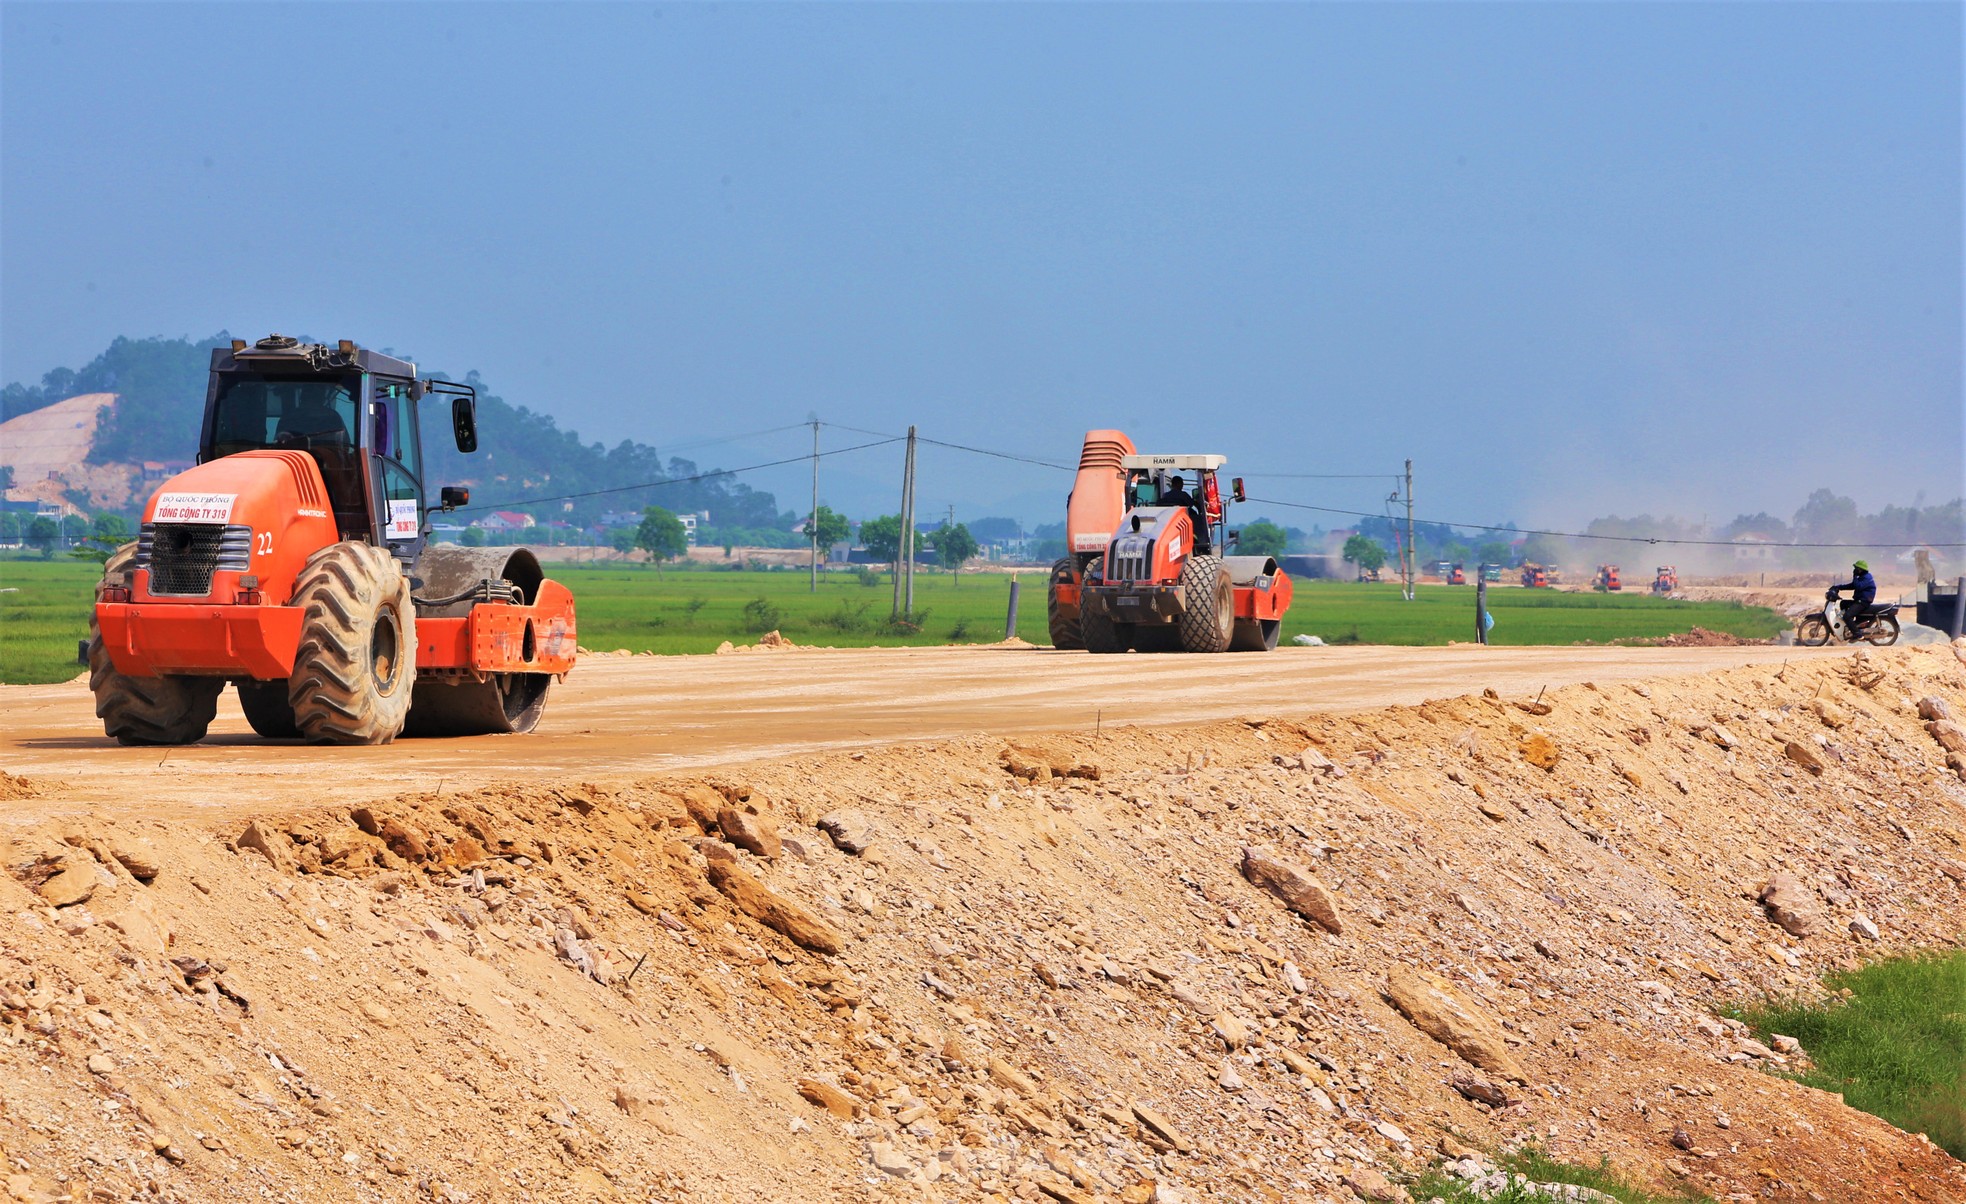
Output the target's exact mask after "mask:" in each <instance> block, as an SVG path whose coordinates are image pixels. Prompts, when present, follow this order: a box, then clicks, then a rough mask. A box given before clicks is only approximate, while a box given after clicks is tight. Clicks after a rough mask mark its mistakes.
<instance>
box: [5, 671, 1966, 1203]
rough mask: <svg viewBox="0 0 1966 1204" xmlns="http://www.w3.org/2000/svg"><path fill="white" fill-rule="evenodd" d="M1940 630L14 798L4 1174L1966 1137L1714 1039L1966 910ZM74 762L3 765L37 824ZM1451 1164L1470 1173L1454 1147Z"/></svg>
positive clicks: (928, 1182)
mask: <svg viewBox="0 0 1966 1204" xmlns="http://www.w3.org/2000/svg"><path fill="white" fill-rule="evenodd" d="M1962 712H1966V671H1962V667H1961V663H1960V660H1959V659H1957V658H1956V657H1955V654H1954V652H1953V650H1951V649H1946V648H1939V649H1910V650H1898V651H1892V652H1888V653H1881V654H1880V653H1870V654H1868V655H1863V654H1859V655H1855V656H1852V657H1847V658H1840V659H1836V660H1813V661H1810V662H1809V663H1807V664H1796V665H1790V666H1788V667H1786V668H1782V667H1778V666H1757V667H1752V668H1744V669H1738V670H1733V671H1729V672H1726V673H1721V674H1716V675H1710V676H1702V677H1680V678H1675V679H1672V680H1669V681H1668V680H1660V681H1655V682H1651V683H1640V684H1632V685H1617V686H1607V687H1604V688H1602V689H1600V688H1596V687H1593V686H1589V685H1585V686H1579V687H1572V688H1567V689H1563V690H1559V691H1555V692H1552V693H1550V694H1549V695H1547V696H1546V697H1543V698H1541V699H1540V700H1537V699H1531V698H1501V697H1466V698H1458V699H1452V700H1447V701H1440V702H1432V703H1427V704H1425V705H1422V706H1418V707H1411V708H1399V709H1391V710H1386V711H1383V712H1378V713H1373V714H1364V715H1352V716H1345V717H1319V716H1308V717H1307V716H1303V715H1290V716H1273V717H1262V718H1257V717H1252V718H1250V719H1248V720H1246V721H1243V722H1232V723H1222V724H1215V725H1211V726H1207V727H1199V728H1191V729H1180V730H1168V729H1159V730H1142V729H1128V728H1122V729H1118V730H1114V729H1107V730H1105V731H1104V732H1101V733H1096V734H1095V733H1088V734H1084V735H1075V736H1055V737H1047V738H1044V739H1042V740H1028V739H1021V740H1020V741H1019V742H1018V743H1016V744H1006V743H1004V742H1003V741H1001V740H997V739H990V738H984V737H976V738H971V739H966V740H960V741H952V742H945V743H937V744H933V745H917V746H898V747H890V748H884V749H877V750H869V751H866V752H860V753H851V754H846V753H842V754H839V755H830V756H824V757H818V758H805V759H798V760H786V761H780V762H771V763H764V764H758V765H754V766H750V767H747V768H746V769H745V770H744V771H743V772H730V773H725V774H722V775H715V776H710V777H698V778H662V779H653V780H641V781H622V782H594V783H580V782H571V781H569V782H562V783H559V784H556V785H552V786H546V787H542V786H538V785H534V784H527V785H525V786H522V787H514V788H511V789H504V790H496V789H494V790H481V791H475V792H472V793H466V794H454V793H453V794H419V795H408V796H403V797H399V798H394V799H391V800H387V801H384V802H377V803H370V804H366V805H364V806H362V807H359V808H355V809H349V808H345V807H344V808H337V807H335V806H334V805H332V803H331V802H330V801H328V800H329V799H330V798H331V796H332V784H330V783H323V787H322V793H323V796H324V801H323V804H322V805H321V807H320V808H319V809H318V810H316V811H314V812H312V813H309V814H306V815H302V816H299V817H296V816H294V815H293V814H292V813H291V812H289V813H285V814H283V815H282V816H281V817H280V818H279V819H277V820H274V819H262V820H258V821H255V822H253V823H251V824H249V825H246V826H244V827H241V826H240V825H238V824H236V823H230V822H228V826H227V828H226V829H225V830H222V831H206V830H200V829H198V828H195V827H188V826H174V825H170V824H164V823H139V822H131V821H122V822H119V821H118V819H117V817H116V815H115V814H114V813H113V812H111V811H108V810H104V811H101V812H98V813H93V814H88V815H86V816H80V817H71V818H66V819H50V820H45V821H43V822H41V823H40V824H39V825H38V826H16V827H14V828H12V829H10V830H9V832H8V835H9V838H10V840H9V843H8V844H7V846H6V847H5V849H4V865H5V869H6V873H4V874H0V914H4V916H5V920H4V922H0V1060H3V1062H4V1067H5V1076H4V1079H0V1153H4V1160H5V1167H4V1170H0V1183H4V1184H5V1186H6V1188H7V1189H8V1190H9V1191H10V1192H11V1193H12V1194H13V1196H14V1197H15V1198H17V1199H22V1200H34V1201H46V1200H61V1199H72V1200H78V1201H79V1200H126V1199H170V1200H182V1201H206V1200H218V1199H227V1198H242V1197H252V1198H267V1199H282V1200H428V1199H434V1200H451V1201H455V1200H474V1201H504V1200H563V1199H601V1200H648V1199H659V1200H671V1199H690V1200H712V1201H721V1200H730V1201H748V1200H802V1199H828V1200H834V1199H837V1200H890V1199H896V1200H914V1199H934V1200H941V1199H949V1200H972V1199H991V1198H1016V1199H1049V1200H1058V1201H1075V1200H1126V1201H1136V1202H1138V1201H1147V1200H1155V1199H1158V1200H1162V1201H1180V1200H1251V1201H1257V1200H1350V1199H1355V1198H1358V1197H1366V1198H1375V1199H1377V1198H1397V1197H1398V1196H1399V1195H1400V1193H1401V1190H1402V1189H1401V1188H1400V1186H1399V1183H1400V1181H1401V1180H1402V1178H1403V1177H1406V1176H1408V1175H1410V1173H1411V1172H1413V1171H1414V1170H1417V1169H1419V1168H1421V1167H1424V1166H1426V1165H1428V1164H1429V1163H1432V1162H1435V1161H1437V1160H1439V1159H1441V1158H1442V1157H1446V1156H1455V1155H1460V1154H1463V1153H1467V1152H1470V1151H1477V1150H1492V1149H1495V1148H1497V1147H1499V1146H1502V1145H1504V1144H1506V1143H1510V1142H1515V1141H1521V1140H1533V1141H1536V1142H1538V1143H1540V1144H1541V1145H1542V1146H1543V1147H1544V1148H1545V1149H1547V1150H1549V1151H1551V1152H1552V1153H1554V1154H1555V1155H1557V1156H1559V1157H1565V1158H1571V1159H1581V1160H1588V1161H1593V1162H1594V1161H1595V1160H1596V1159H1597V1158H1598V1157H1600V1156H1608V1157H1609V1158H1611V1159H1612V1160H1613V1162H1614V1163H1615V1164H1616V1165H1617V1166H1618V1167H1620V1168H1621V1169H1623V1170H1624V1171H1625V1172H1626V1173H1627V1174H1629V1175H1631V1176H1633V1177H1636V1178H1639V1179H1644V1180H1649V1181H1652V1182H1654V1183H1657V1184H1660V1185H1662V1186H1672V1187H1683V1188H1690V1189H1693V1190H1697V1191H1700V1192H1704V1193H1707V1194H1709V1195H1711V1196H1714V1197H1716V1198H1721V1199H1726V1198H1740V1199H1763V1198H1772V1199H1793V1200H1837V1201H1848V1200H1922V1201H1935V1202H1936V1201H1956V1200H1960V1199H1966V1168H1962V1166H1961V1165H1960V1164H1958V1163H1956V1162H1954V1161H1952V1160H1951V1159H1949V1158H1948V1157H1947V1156H1946V1155H1945V1154H1944V1153H1943V1152H1941V1151H1939V1150H1937V1149H1936V1148H1934V1147H1933V1146H1931V1145H1930V1144H1929V1143H1928V1142H1926V1141H1924V1140H1923V1139H1922V1138H1919V1137H1916V1136H1913V1135H1908V1134H1905V1133H1902V1132H1899V1131H1897V1130H1895V1129H1893V1128H1891V1127H1890V1126H1888V1125H1886V1124H1884V1123H1883V1122H1881V1121H1879V1120H1876V1119H1875V1118H1872V1117H1870V1116H1867V1115H1865V1114H1862V1113H1859V1112H1856V1111H1853V1110H1851V1109H1849V1108H1847V1107H1845V1106H1843V1104H1842V1103H1841V1102H1840V1100H1839V1099H1838V1098H1837V1097H1836V1096H1834V1095H1830V1094H1825V1093H1823V1092H1819V1091H1814V1090H1810V1089H1806V1088H1803V1087H1799V1086H1796V1085H1794V1084H1793V1083H1790V1082H1788V1081H1787V1080H1785V1079H1783V1078H1782V1077H1780V1075H1779V1073H1777V1072H1779V1071H1781V1070H1783V1069H1786V1068H1790V1067H1793V1066H1795V1065H1798V1064H1799V1063H1800V1062H1801V1060H1802V1059H1805V1058H1806V1057H1807V1051H1806V1050H1789V1051H1784V1050H1780V1049H1770V1048H1766V1047H1763V1046H1760V1045H1758V1044H1756V1043H1754V1042H1753V1041H1751V1040H1748V1039H1747V1034H1745V1033H1744V1032H1742V1031H1741V1030H1740V1029H1739V1028H1738V1027H1737V1026H1735V1025H1733V1024H1731V1023H1729V1022H1727V1021H1725V1020H1720V1019H1716V1012H1717V1010H1718V1009H1719V1008H1720V1007H1721V1006H1722V1005H1723V1004H1724V1003H1725V1002H1726V1001H1731V1000H1739V999H1743V998H1748V997H1753V996H1756V995H1759V994H1762V993H1775V994H1788V993H1804V994H1807V993H1810V992H1812V991H1814V990H1816V987H1815V985H1814V984H1815V982H1816V978H1817V976H1818V975H1819V974H1820V973H1821V972H1822V971H1824V970H1826V969H1829V968H1832V967H1836V966H1839V965H1849V964H1854V963H1855V962H1856V961H1857V960H1859V959H1862V958H1870V957H1876V956H1882V955H1887V954H1891V953H1895V952H1900V951H1904V950H1909V949H1915V948H1927V947H1939V946H1947V947H1956V946H1958V945H1960V944H1961V943H1962V941H1966V786H1963V785H1962V781H1961V775H1962V773H1963V772H1966V770H1962V761H1961V757H1962V756H1966V734H1962V732H1961V729H1960V727H1959V726H1958V725H1957V723H1956V722H1955V721H1954V720H1955V719H1956V718H1957V717H1959V716H1961V714H1962ZM59 791H60V788H59V784H58V783H52V782H30V781H26V780H24V779H19V778H5V779H0V795H3V796H4V797H6V798H7V799H8V802H7V803H6V813H7V814H8V815H10V816H14V817H19V816H22V815H29V814H35V813H42V814H52V813H54V812H56V811H58V810H59V797H60V795H59ZM1465 1165H1472V1164H1465Z"/></svg>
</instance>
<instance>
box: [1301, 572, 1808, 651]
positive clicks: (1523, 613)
mask: <svg viewBox="0 0 1966 1204" xmlns="http://www.w3.org/2000/svg"><path fill="white" fill-rule="evenodd" d="M1474 595H1475V591H1474V587H1473V586H1467V585H1460V586H1453V585H1431V586H1430V585H1423V586H1421V587H1420V589H1419V594H1418V596H1417V597H1415V598H1414V599H1413V601H1411V602H1407V601H1403V600H1402V599H1401V598H1400V596H1399V586H1397V585H1391V584H1374V583H1363V584H1360V583H1353V582H1349V581H1301V582H1298V583H1297V585H1296V598H1295V601H1294V603H1293V604H1292V606H1291V608H1290V614H1289V615H1288V616H1286V617H1285V619H1284V624H1283V638H1284V639H1285V640H1286V641H1287V640H1289V639H1290V637H1291V636H1293V635H1296V634H1297V633H1299V632H1307V633H1309V634H1311V635H1316V636H1321V637H1323V639H1324V641H1325V642H1326V643H1328V644H1350V643H1360V644H1408V645H1415V644H1445V643H1447V642H1449V641H1451V640H1458V641H1472V640H1473V639H1474V638H1475V627H1474V623H1475V605H1474ZM1488 613H1489V614H1491V615H1493V616H1494V618H1495V627H1494V629H1493V630H1491V631H1490V632H1489V633H1488V642H1489V643H1491V644H1499V645H1504V646H1511V645H1513V646H1522V645H1528V644H1603V643H1609V642H1610V641H1612V640H1629V639H1656V638H1658V637H1660V636H1666V635H1673V634H1676V633H1678V632H1682V631H1687V630H1690V629H1691V628H1693V627H1696V626H1698V627H1704V628H1706V629H1707V630H1708V631H1724V632H1726V633H1728V634H1729V635H1738V636H1742V637H1745V638H1748V639H1761V640H1765V639H1770V638H1772V637H1773V636H1775V635H1776V634H1777V633H1779V632H1782V631H1786V630H1788V628H1789V626H1790V624H1789V622H1788V620H1786V619H1784V618H1782V616H1780V615H1778V614H1776V613H1775V612H1774V611H1772V610H1769V609H1767V608H1765V607H1760V606H1742V605H1741V604H1739V603H1738V602H1684V601H1676V600H1674V599H1671V598H1656V597H1653V596H1651V595H1650V594H1624V593H1619V594H1596V593H1583V594H1572V593H1559V592H1557V591H1555V590H1546V589H1516V588H1497V587H1491V588H1490V589H1489V591H1488Z"/></svg>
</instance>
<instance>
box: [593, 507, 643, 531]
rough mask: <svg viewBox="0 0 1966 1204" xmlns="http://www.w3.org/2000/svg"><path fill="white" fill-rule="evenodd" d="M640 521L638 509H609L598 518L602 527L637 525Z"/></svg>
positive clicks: (640, 514)
mask: <svg viewBox="0 0 1966 1204" xmlns="http://www.w3.org/2000/svg"><path fill="white" fill-rule="evenodd" d="M641 523H642V512H641V511H640V510H610V511H608V512H607V513H606V514H603V515H601V518H600V524H601V526H603V527H639V526H640V525H641Z"/></svg>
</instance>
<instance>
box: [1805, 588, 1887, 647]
mask: <svg viewBox="0 0 1966 1204" xmlns="http://www.w3.org/2000/svg"><path fill="white" fill-rule="evenodd" d="M1845 605H1846V603H1845V601H1844V599H1842V598H1839V597H1837V596H1836V591H1835V590H1831V591H1829V593H1827V594H1825V595H1824V596H1823V608H1822V609H1821V610H1818V611H1813V612H1811V613H1809V614H1806V615H1803V616H1802V618H1801V619H1799V620H1797V621H1796V625H1795V642H1796V643H1798V644H1800V645H1802V646H1803V647H1804V648H1820V647H1822V646H1823V645H1824V644H1827V643H1829V642H1830V640H1831V639H1836V640H1840V641H1841V642H1843V643H1845V644H1856V643H1865V644H1872V645H1875V646H1876V647H1879V648H1888V647H1889V646H1891V645H1892V644H1895V643H1897V642H1898V608H1897V607H1896V606H1895V605H1885V606H1880V607H1878V608H1877V610H1876V612H1875V613H1873V614H1870V615H1867V616H1865V617H1864V619H1863V621H1862V622H1860V623H1858V624H1857V625H1856V627H1855V628H1854V629H1853V628H1852V627H1851V625H1850V621H1849V619H1848V617H1847V616H1846V615H1845V614H1844V607H1845Z"/></svg>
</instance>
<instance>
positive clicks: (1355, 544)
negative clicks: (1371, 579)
mask: <svg viewBox="0 0 1966 1204" xmlns="http://www.w3.org/2000/svg"><path fill="white" fill-rule="evenodd" d="M1339 555H1341V556H1343V557H1344V558H1345V559H1346V560H1348V561H1350V562H1351V563H1353V564H1355V565H1357V566H1358V567H1359V568H1360V569H1361V570H1363V571H1365V572H1368V573H1376V572H1378V571H1379V569H1380V568H1381V567H1383V566H1384V565H1385V563H1386V549H1384V548H1382V547H1380V546H1379V544H1378V542H1377V541H1375V540H1372V539H1369V538H1367V537H1366V536H1364V535H1353V536H1352V537H1351V538H1350V539H1347V540H1346V541H1345V548H1344V551H1342V552H1340V553H1339Z"/></svg>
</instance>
